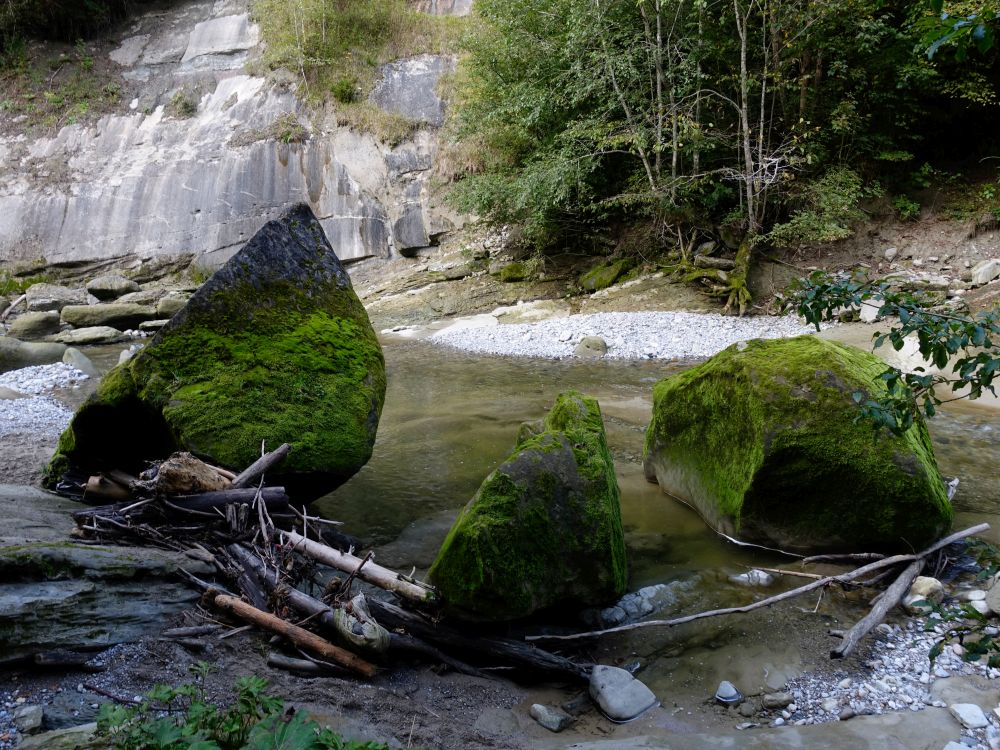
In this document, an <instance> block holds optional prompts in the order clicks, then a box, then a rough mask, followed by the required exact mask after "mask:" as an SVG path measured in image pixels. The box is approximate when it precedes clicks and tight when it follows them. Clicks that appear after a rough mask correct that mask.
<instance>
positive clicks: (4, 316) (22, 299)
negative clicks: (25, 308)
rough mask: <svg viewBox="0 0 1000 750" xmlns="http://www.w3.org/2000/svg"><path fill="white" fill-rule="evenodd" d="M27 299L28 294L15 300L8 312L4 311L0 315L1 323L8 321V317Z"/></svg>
mask: <svg viewBox="0 0 1000 750" xmlns="http://www.w3.org/2000/svg"><path fill="white" fill-rule="evenodd" d="M26 299H28V295H27V294H22V295H21V296H20V297H18V298H17V299H16V300H14V301H13V302H12V303H11V305H10V307H8V308H7V309H6V310H4V311H3V312H2V313H0V321H3V320H7V316H8V315H10V314H11V312H12V311H13V310H14V308H15V307H17V306H18V305H20V304H21V303H22V302H24V301H25V300H26Z"/></svg>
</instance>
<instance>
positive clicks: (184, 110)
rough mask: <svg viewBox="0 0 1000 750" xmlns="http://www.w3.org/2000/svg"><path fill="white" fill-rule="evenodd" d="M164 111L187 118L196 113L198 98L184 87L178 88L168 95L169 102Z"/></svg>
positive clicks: (179, 117) (177, 116)
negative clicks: (171, 94) (170, 95)
mask: <svg viewBox="0 0 1000 750" xmlns="http://www.w3.org/2000/svg"><path fill="white" fill-rule="evenodd" d="M166 112H167V114H168V115H170V116H171V117H176V118H178V119H181V120H183V119H187V118H188V117H194V116H195V115H196V114H198V99H197V98H196V96H195V94H194V93H192V92H189V91H188V90H187V89H185V88H179V89H177V91H176V92H175V93H174V95H173V96H172V97H170V102H169V103H168V104H167V106H166Z"/></svg>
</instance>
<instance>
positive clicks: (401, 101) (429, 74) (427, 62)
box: [371, 55, 455, 127]
mask: <svg viewBox="0 0 1000 750" xmlns="http://www.w3.org/2000/svg"><path fill="white" fill-rule="evenodd" d="M454 69H455V61H454V60H453V59H452V58H450V57H441V56H439V55H417V56H416V57H410V58H407V59H406V60H397V61H396V62H394V63H389V64H388V65H385V66H383V68H382V71H381V75H380V78H379V81H378V83H377V84H376V85H375V89H374V90H373V91H372V94H371V101H372V103H373V104H375V105H376V106H378V107H380V108H382V109H384V110H385V111H387V112H395V113H396V114H400V115H403V116H404V117H408V118H409V119H411V120H417V121H418V122H426V123H428V124H430V125H434V126H436V127H440V126H441V125H442V124H443V123H444V108H445V103H444V100H442V99H441V97H439V96H438V94H437V85H438V81H439V80H440V78H441V76H442V75H444V74H445V73H450V72H452V71H453V70H454Z"/></svg>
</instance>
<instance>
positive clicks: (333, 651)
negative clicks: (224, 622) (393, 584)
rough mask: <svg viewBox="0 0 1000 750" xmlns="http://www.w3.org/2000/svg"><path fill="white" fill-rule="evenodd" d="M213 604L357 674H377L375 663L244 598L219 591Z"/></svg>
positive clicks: (364, 675) (372, 675)
mask: <svg viewBox="0 0 1000 750" xmlns="http://www.w3.org/2000/svg"><path fill="white" fill-rule="evenodd" d="M212 603H213V604H214V605H215V606H216V607H218V608H219V609H221V610H223V611H225V612H229V613H231V614H233V615H235V616H236V617H239V618H240V619H241V620H246V621H247V622H249V623H252V624H254V625H256V626H258V627H260V628H264V629H265V630H270V631H271V632H272V633H276V634H277V635H280V636H281V637H282V638H285V639H287V640H289V641H291V642H292V643H294V644H295V645H296V646H298V647H299V648H303V649H305V650H306V651H311V652H312V653H314V654H316V655H317V656H319V657H320V658H322V659H325V660H327V661H331V662H333V663H335V664H339V665H341V666H343V667H346V668H347V669H349V670H350V671H352V672H354V673H355V674H357V675H360V676H362V677H367V678H371V677H374V676H375V665H374V664H371V663H369V662H367V661H365V660H364V659H362V658H361V657H359V656H356V655H355V654H352V653H351V652H350V651H346V650H344V649H342V648H339V647H337V646H334V645H333V644H332V643H330V642H329V641H327V640H325V639H323V638H320V637H319V636H318V635H316V634H315V633H312V632H310V631H308V630H306V629H305V628H300V627H299V626H298V625H292V624H291V623H290V622H285V621H284V620H282V619H281V618H280V617H276V616H275V615H272V614H270V613H268V612H263V611H261V610H259V609H257V608H256V607H254V606H252V605H250V604H247V603H246V602H244V601H243V600H241V599H237V598H236V597H234V596H229V595H227V594H215V595H214V596H213V597H212Z"/></svg>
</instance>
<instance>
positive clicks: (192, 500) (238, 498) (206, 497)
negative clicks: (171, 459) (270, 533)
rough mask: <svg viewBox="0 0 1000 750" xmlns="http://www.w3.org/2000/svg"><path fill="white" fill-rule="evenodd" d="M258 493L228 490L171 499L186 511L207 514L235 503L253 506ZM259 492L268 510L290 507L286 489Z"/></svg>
mask: <svg viewBox="0 0 1000 750" xmlns="http://www.w3.org/2000/svg"><path fill="white" fill-rule="evenodd" d="M257 492H258V490H256V489H244V490H233V489H228V490H218V491H215V492H198V493H195V494H193V495H174V496H172V497H170V498H169V499H170V502H171V503H173V504H174V505H176V506H178V507H180V508H183V509H184V510H197V511H202V512H205V511H210V510H212V509H213V508H219V509H222V508H224V507H225V506H227V505H230V504H233V503H236V504H245V505H251V504H252V503H253V501H254V498H256V496H257ZM259 492H260V495H261V497H262V498H263V500H264V505H265V506H267V509H268V510H271V509H275V510H278V509H281V510H284V509H285V508H287V507H288V495H286V494H285V488H284V487H264V488H263V489H261V490H259Z"/></svg>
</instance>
